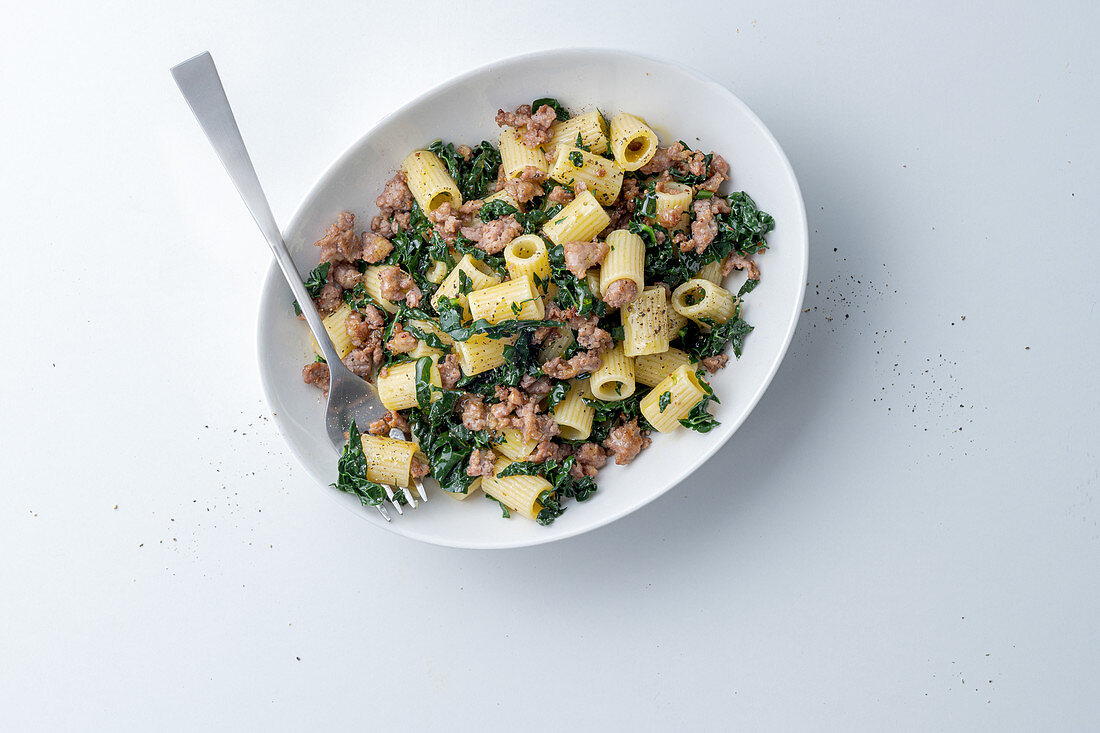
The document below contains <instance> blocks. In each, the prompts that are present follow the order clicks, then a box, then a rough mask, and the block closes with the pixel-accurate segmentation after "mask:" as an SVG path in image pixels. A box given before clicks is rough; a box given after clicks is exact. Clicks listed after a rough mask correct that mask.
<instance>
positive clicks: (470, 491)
mask: <svg viewBox="0 0 1100 733" xmlns="http://www.w3.org/2000/svg"><path fill="white" fill-rule="evenodd" d="M480 489H481V476H477V477H475V478H474V480H473V481H471V482H470V485H469V486H468V487H466V493H465V494H460V493H458V492H457V491H441V492H439V493H441V494H446V495H447V496H449V497H451V498H452V499H454V500H456V501H466V500H467V499H469V498H470V497H471V496H473V495H474V494H476V493H477V492H478V491H479V490H480Z"/></svg>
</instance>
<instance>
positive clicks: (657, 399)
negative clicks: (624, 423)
mask: <svg viewBox="0 0 1100 733" xmlns="http://www.w3.org/2000/svg"><path fill="white" fill-rule="evenodd" d="M706 394H707V392H706V390H705V389H703V386H702V384H701V383H700V382H699V377H698V376H696V374H695V370H694V369H692V368H691V365H689V364H685V365H682V366H679V367H677V368H676V371H674V372H672V374H669V375H668V376H667V377H665V378H664V379H662V380H661V381H660V382H658V383H657V385H656V386H654V387H653V389H651V390H650V391H649V394H647V395H646V396H645V397H643V398H642V400H641V402H640V403H639V405H638V406H639V408H640V409H641V411H642V415H643V416H644V417H645V419H646V420H648V421H649V424H650V425H652V426H653V428H654V430H657V431H659V432H662V433H667V432H670V431H672V430H675V429H676V428H678V427H680V420H681V419H682V418H685V417H687V416H688V413H690V412H691V408H693V407H695V405H697V404H699V400H701V399H703V397H705V396H706ZM662 403H664V404H663V406H662Z"/></svg>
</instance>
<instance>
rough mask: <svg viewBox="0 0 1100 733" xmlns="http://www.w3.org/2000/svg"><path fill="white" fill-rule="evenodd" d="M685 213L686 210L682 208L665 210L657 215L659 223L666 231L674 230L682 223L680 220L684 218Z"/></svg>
mask: <svg viewBox="0 0 1100 733" xmlns="http://www.w3.org/2000/svg"><path fill="white" fill-rule="evenodd" d="M684 211H685V209H684V208H683V207H681V206H674V207H672V208H671V209H664V210H663V211H661V212H659V213H658V214H657V223H658V224H660V225H661V226H663V227H664V228H665V229H673V228H675V227H676V225H677V224H679V223H680V219H681V218H682V217H683V216H684Z"/></svg>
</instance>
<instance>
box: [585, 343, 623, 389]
mask: <svg viewBox="0 0 1100 733" xmlns="http://www.w3.org/2000/svg"><path fill="white" fill-rule="evenodd" d="M600 358H601V359H602V360H603V364H602V365H600V368H599V369H597V370H596V371H594V372H592V376H591V377H589V378H588V388H589V389H591V390H592V396H593V397H595V398H596V399H598V400H603V401H604V402H617V401H619V400H625V399H626V398H627V397H629V396H630V395H632V394H634V387H635V384H634V359H632V358H631V357H629V356H627V355H626V354H625V353H623V345H622V343H617V344H615V348H613V349H608V350H607V351H605V352H603V354H601V355H600Z"/></svg>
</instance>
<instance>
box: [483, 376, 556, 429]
mask: <svg viewBox="0 0 1100 733" xmlns="http://www.w3.org/2000/svg"><path fill="white" fill-rule="evenodd" d="M496 396H497V399H498V400H500V402H498V403H497V404H495V405H493V406H492V407H490V408H489V415H490V421H491V423H492V426H493V427H494V428H495V429H497V430H500V429H503V428H508V427H510V428H514V429H516V430H519V431H521V432H522V433H523V439H524V440H536V441H542V440H549V439H550V438H553V437H554V436H555V435H558V433H559V429H558V423H557V421H556V420H554V418H553V417H552V416H550V415H544V414H540V413H539V402H540V401H541V400H542V395H529V394H527V393H526V392H524V391H523V390H521V389H517V388H516V387H505V386H497V388H496Z"/></svg>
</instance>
